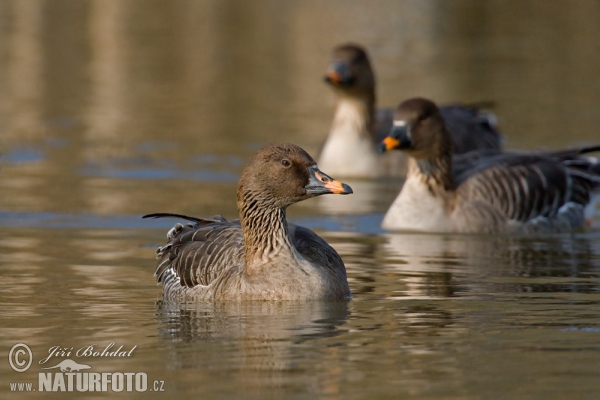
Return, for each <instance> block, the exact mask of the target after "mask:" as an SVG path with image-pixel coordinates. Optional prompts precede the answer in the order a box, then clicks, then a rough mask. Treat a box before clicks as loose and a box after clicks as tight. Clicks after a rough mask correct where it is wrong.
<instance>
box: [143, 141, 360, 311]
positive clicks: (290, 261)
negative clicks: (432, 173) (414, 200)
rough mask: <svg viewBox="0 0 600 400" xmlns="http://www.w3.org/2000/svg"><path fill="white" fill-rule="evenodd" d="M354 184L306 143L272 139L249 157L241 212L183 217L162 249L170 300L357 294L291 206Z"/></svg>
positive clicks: (160, 275) (159, 272)
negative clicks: (291, 218) (290, 212)
mask: <svg viewBox="0 0 600 400" xmlns="http://www.w3.org/2000/svg"><path fill="white" fill-rule="evenodd" d="M328 193H333V194H350V193H352V189H351V188H350V187H349V186H348V185H346V184H343V183H341V182H339V181H336V180H333V179H332V178H331V177H329V176H328V175H326V174H325V173H323V172H321V171H320V170H319V169H318V167H317V164H316V163H315V161H314V160H313V159H312V158H311V156H310V155H308V154H307V153H306V152H305V151H304V150H303V149H301V148H300V147H298V146H295V145H293V144H271V145H268V146H265V147H264V148H262V149H261V150H260V151H258V152H257V153H256V154H255V155H254V156H253V157H252V158H251V160H250V162H249V163H248V164H247V165H246V167H245V168H244V170H243V172H242V176H241V178H240V182H239V186H238V191H237V208H238V212H239V217H240V219H239V220H234V221H227V220H226V219H225V218H223V217H222V216H216V217H212V218H195V217H186V216H182V215H177V214H150V215H146V216H145V217H144V218H146V217H156V218H159V217H168V216H172V217H180V218H184V219H187V220H189V221H191V222H192V223H189V224H187V225H185V226H184V225H182V224H176V225H175V227H174V228H172V229H171V230H170V231H169V233H168V235H167V239H168V242H167V244H166V245H165V246H162V247H159V248H158V249H157V251H156V255H157V258H158V260H159V261H158V267H157V269H156V273H155V275H156V277H157V280H158V282H159V283H161V284H162V285H163V291H164V296H165V298H166V299H168V300H175V301H197V300H205V299H206V300H309V299H327V300H341V299H348V298H350V296H351V294H350V289H349V287H348V282H347V280H346V269H345V267H344V263H343V262H342V259H341V258H340V256H339V255H338V253H337V252H336V251H335V250H334V249H333V248H332V247H331V246H329V245H328V244H327V243H326V242H325V240H323V239H322V238H321V237H319V236H318V235H317V234H315V233H314V232H313V231H311V230H310V229H307V228H304V227H301V226H297V225H294V224H290V223H288V222H287V220H286V208H287V207H288V206H289V205H291V204H294V203H297V202H299V201H302V200H306V199H309V198H312V197H315V196H319V195H322V194H328Z"/></svg>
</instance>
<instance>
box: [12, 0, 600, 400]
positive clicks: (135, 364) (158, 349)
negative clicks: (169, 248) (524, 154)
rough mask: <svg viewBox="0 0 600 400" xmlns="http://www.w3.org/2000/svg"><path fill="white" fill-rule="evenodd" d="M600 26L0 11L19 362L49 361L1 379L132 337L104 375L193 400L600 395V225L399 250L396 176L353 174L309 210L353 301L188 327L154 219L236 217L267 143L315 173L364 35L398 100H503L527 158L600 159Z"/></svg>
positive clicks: (309, 6)
mask: <svg viewBox="0 0 600 400" xmlns="http://www.w3.org/2000/svg"><path fill="white" fill-rule="evenodd" d="M599 20H600V2H598V1H596V0H579V1H577V2H570V1H566V0H565V1H562V0H550V1H544V2H542V1H535V0H525V1H517V0H503V1H500V0H497V1H495V0H488V1H478V0H451V1H442V0H419V1H412V0H401V1H383V0H375V1H368V2H367V1H338V0H332V1H327V2H325V1H312V0H311V1H297V2H280V1H267V0H257V1H252V2H244V1H231V0H224V1H223V0H220V1H216V0H214V1H210V0H206V1H204V0H203V1H193V0H187V1H185V0H177V1H173V2H164V1H155V0H123V1H116V0H115V1H112V0H107V1H106V0H25V1H21V0H12V1H11V0H2V1H0V193H1V194H2V195H1V196H0V278H1V279H0V304H1V310H2V311H0V313H1V314H0V315H2V321H3V322H2V325H1V326H0V347H1V348H2V354H4V356H3V359H4V360H6V354H8V352H9V349H10V348H11V346H12V345H13V344H15V343H18V342H24V343H27V344H28V345H29V346H30V347H31V348H32V350H33V353H34V364H33V367H32V369H31V370H30V371H28V372H27V373H23V374H18V373H16V372H14V371H13V370H12V369H10V366H9V365H8V363H7V362H0V371H1V374H0V376H2V379H1V380H0V381H1V385H0V393H2V394H3V396H4V395H8V394H9V393H10V389H9V382H13V381H15V382H16V381H35V382H36V383H37V374H36V373H37V372H39V367H40V366H39V365H37V363H36V362H37V361H38V360H39V359H40V358H41V356H42V355H43V354H47V351H48V348H49V347H51V346H55V345H61V346H66V347H75V348H78V347H82V346H84V345H88V344H91V343H92V342H93V343H97V344H98V345H99V346H105V345H107V344H108V343H110V342H115V343H116V344H117V345H125V346H128V347H131V346H133V345H137V346H138V347H137V348H136V351H135V353H134V356H133V357H131V358H128V359H121V360H105V359H103V360H99V359H98V360H91V361H90V364H93V368H94V371H133V370H142V371H144V372H147V373H148V376H149V379H160V380H164V381H165V389H166V390H167V392H171V393H175V394H177V395H179V396H182V397H191V396H198V397H202V398H224V397H236V398H239V397H248V398H268V397H275V398H281V397H283V396H285V397H286V398H346V399H348V398H357V399H358V398H398V397H414V398H444V399H449V398H457V399H458V398H460V399H464V398H474V399H475V398H489V397H491V398H496V397H507V398H515V397H521V396H522V397H528V398H534V397H537V398H544V399H548V398H565V397H569V398H595V397H598V396H599V395H600V389H599V388H598V385H597V382H598V379H599V378H600V372H599V371H600V369H599V367H600V345H599V343H600V308H599V307H598V305H599V304H598V303H599V302H600V294H599V283H600V233H599V232H598V230H589V231H587V232H579V233H575V234H565V235H556V236H550V237H542V238H529V239H528V238H511V237H475V236H464V235H425V234H392V233H387V232H384V231H382V230H381V229H380V228H379V223H380V221H381V218H382V215H383V213H384V212H385V210H386V209H387V206H388V205H389V203H390V202H391V201H392V199H393V198H394V197H395V195H396V194H397V192H398V190H399V187H400V182H395V181H377V182H369V181H356V182H350V183H351V185H352V186H353V188H354V190H355V194H354V195H352V196H346V197H343V198H341V197H340V196H329V198H323V199H321V198H319V199H315V200H310V201H307V202H304V203H301V204H298V205H296V206H294V207H292V208H291V209H290V212H289V216H290V219H292V220H294V221H295V222H298V223H300V224H304V225H306V226H309V227H311V228H313V229H315V230H317V231H318V232H319V233H320V234H322V235H323V236H324V237H325V238H326V239H327V240H328V241H329V242H330V243H332V245H333V246H334V247H335V248H336V249H337V250H338V251H339V253H340V254H341V256H342V258H343V259H344V260H345V263H346V267H347V269H348V274H349V280H350V285H351V289H352V291H353V293H354V299H353V300H352V301H351V302H349V303H348V304H343V305H340V304H333V305H332V304H322V303H309V304H279V303H278V304H270V303H269V304H246V305H220V306H215V305H210V304H200V305H198V306H197V307H192V308H190V309H182V308H180V307H175V308H173V307H168V306H165V305H161V304H158V303H157V300H158V299H159V298H160V288H159V287H157V286H155V283H154V278H153V276H152V275H153V271H154V266H155V260H154V248H155V247H156V246H157V245H160V244H162V243H163V242H164V237H165V234H166V231H167V230H168V229H169V228H170V226H172V224H173V223H174V222H175V221H147V220H143V221H142V220H141V219H140V216H141V215H144V214H147V213H151V212H161V211H162V212H176V213H182V214H190V215H196V216H210V215H213V214H223V215H225V216H226V217H235V215H236V210H235V191H236V184H237V179H238V177H239V173H240V171H241V169H242V168H243V166H244V164H245V162H246V160H247V159H248V157H249V156H250V155H251V154H252V153H253V152H254V151H255V150H257V149H258V148H259V147H261V146H262V145H263V144H265V143H268V142H272V141H291V142H294V143H296V144H299V145H301V146H303V147H304V148H305V149H307V150H308V151H309V152H310V153H311V154H313V156H316V155H317V154H318V152H319V149H320V146H321V145H322V143H323V141H324V139H325V136H326V134H327V132H328V129H329V125H330V122H331V117H332V112H333V106H334V98H333V95H332V93H330V90H329V88H328V87H326V85H325V84H324V83H323V81H322V76H323V74H324V72H325V69H326V67H327V65H328V63H329V57H330V51H331V49H332V47H333V46H335V45H337V44H340V43H344V42H348V41H353V42H357V43H360V44H362V45H364V46H365V47H366V48H367V49H368V51H369V53H370V56H371V61H372V63H373V65H374V68H375V71H376V74H377V80H378V104H379V105H384V106H395V105H396V104H397V103H398V102H399V101H400V100H403V99H406V98H408V97H412V96H425V97H429V98H432V99H434V100H435V101H438V102H440V103H452V102H466V103H474V102H492V103H493V107H492V111H493V112H495V113H496V115H497V116H498V119H499V123H500V128H501V129H502V131H503V133H504V135H505V143H506V147H507V148H513V149H535V148H552V149H554V148H561V147H566V146H575V145H581V144H591V143H598V142H600V134H599V133H598V127H599V126H600V113H599V112H598V111H597V110H598V107H599V105H600V80H599V79H598V71H600V42H599V41H598V40H597V38H598V37H600V24H598V21H599ZM78 361H79V362H81V360H78ZM88 361H89V360H88ZM109 395H112V396H119V395H124V394H114V393H113V394H111V393H108V394H107V396H109ZM141 395H147V394H141ZM35 396H36V398H39V397H41V394H39V393H37V394H35ZM15 397H17V395H15ZM19 397H20V398H26V397H27V395H25V394H20V395H19Z"/></svg>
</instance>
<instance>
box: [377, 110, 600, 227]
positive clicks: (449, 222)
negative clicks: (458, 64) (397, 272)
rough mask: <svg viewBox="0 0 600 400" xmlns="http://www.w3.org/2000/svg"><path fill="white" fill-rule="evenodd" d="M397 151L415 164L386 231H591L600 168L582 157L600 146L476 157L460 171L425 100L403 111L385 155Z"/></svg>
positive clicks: (391, 211)
mask: <svg viewBox="0 0 600 400" xmlns="http://www.w3.org/2000/svg"><path fill="white" fill-rule="evenodd" d="M392 149H400V150H402V151H403V152H405V153H406V154H407V155H408V156H409V157H410V159H409V165H408V174H407V178H406V182H405V184H404V186H403V187H402V190H401V192H400V194H399V195H398V197H397V198H396V200H395V201H394V203H393V204H392V206H391V207H390V209H389V210H388V212H387V214H386V215H385V218H384V220H383V223H382V226H383V228H385V229H395V230H419V231H436V232H473V233H475V232H480V233H502V232H524V233H533V232H561V231H569V230H572V229H575V228H579V227H583V226H585V225H586V218H587V217H588V216H589V213H590V212H591V211H592V209H593V207H594V200H595V199H594V198H593V197H594V194H596V193H595V191H597V189H598V188H599V187H600V165H599V164H598V163H597V161H595V160H593V159H588V158H584V157H581V155H582V154H585V153H589V152H593V151H599V150H600V146H595V147H586V148H577V149H568V150H562V151H554V152H537V153H503V154H491V155H490V154H485V152H480V153H469V154H467V155H465V157H466V161H465V160H463V161H464V162H462V163H461V164H460V167H458V168H457V167H456V163H453V155H452V141H451V138H450V133H449V132H448V129H447V126H446V123H445V121H444V118H443V117H442V115H441V113H440V110H439V109H438V108H437V106H436V105H435V104H434V103H433V102H431V101H429V100H426V99H422V98H415V99H410V100H407V101H405V102H403V103H401V104H400V105H399V106H398V108H397V110H396V113H395V115H394V127H393V129H392V130H391V132H390V135H389V136H388V137H387V138H386V139H385V140H384V142H383V143H382V144H381V150H384V151H385V150H392ZM458 157H460V156H458ZM453 168H454V170H455V171H457V172H456V173H454V172H453Z"/></svg>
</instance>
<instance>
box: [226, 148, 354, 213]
mask: <svg viewBox="0 0 600 400" xmlns="http://www.w3.org/2000/svg"><path fill="white" fill-rule="evenodd" d="M351 193H352V189H351V188H350V186H348V185H346V184H345V183H342V182H339V181H337V180H335V179H333V178H331V177H330V176H329V175H327V174H325V173H324V172H322V171H320V170H319V168H318V167H317V163H316V162H315V160H314V159H313V158H312V157H311V156H310V155H309V154H308V153H307V152H306V151H304V150H303V149H302V148H300V147H299V146H296V145H294V144H290V143H281V144H270V145H267V146H265V147H263V148H262V149H260V150H259V151H258V152H257V153H256V154H254V156H253V157H252V158H251V159H250V161H249V162H248V164H247V165H246V167H245V168H244V171H243V172H242V176H241V178H240V183H239V186H238V207H240V205H241V204H242V203H244V202H248V201H256V202H259V203H262V204H263V205H272V206H274V207H276V208H286V207H287V206H289V205H291V204H294V203H297V202H299V201H302V200H306V199H309V198H312V197H316V196H320V195H323V194H351Z"/></svg>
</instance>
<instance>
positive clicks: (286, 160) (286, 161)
mask: <svg viewBox="0 0 600 400" xmlns="http://www.w3.org/2000/svg"><path fill="white" fill-rule="evenodd" d="M281 165H283V167H284V168H289V167H290V165H292V163H291V162H290V160H288V159H287V158H284V159H283V160H281Z"/></svg>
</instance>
